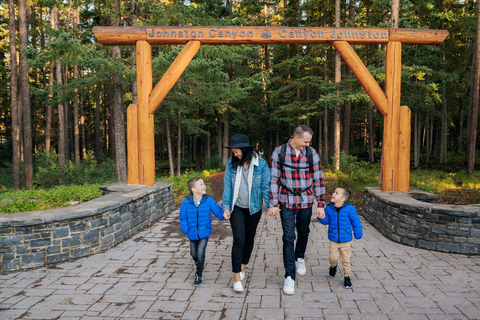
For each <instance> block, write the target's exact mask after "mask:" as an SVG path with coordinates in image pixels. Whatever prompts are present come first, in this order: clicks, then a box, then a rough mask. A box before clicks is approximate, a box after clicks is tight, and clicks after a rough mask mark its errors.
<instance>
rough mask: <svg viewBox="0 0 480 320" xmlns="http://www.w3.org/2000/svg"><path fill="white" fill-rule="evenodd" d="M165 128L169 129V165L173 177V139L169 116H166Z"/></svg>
mask: <svg viewBox="0 0 480 320" xmlns="http://www.w3.org/2000/svg"><path fill="white" fill-rule="evenodd" d="M165 128H166V130H167V150H168V166H169V168H170V177H173V175H174V172H173V156H172V152H173V151H172V139H171V136H170V121H168V117H167V118H165Z"/></svg>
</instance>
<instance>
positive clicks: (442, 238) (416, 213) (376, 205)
mask: <svg viewBox="0 0 480 320" xmlns="http://www.w3.org/2000/svg"><path fill="white" fill-rule="evenodd" d="M437 198H438V196H435V195H433V194H430V193H427V192H424V191H421V190H414V189H412V191H411V192H389V191H382V190H380V189H379V188H365V196H364V198H363V208H362V214H363V216H364V217H365V219H366V220H367V221H368V222H370V223H371V224H372V225H374V226H375V227H376V228H377V229H378V230H379V231H380V232H381V233H382V234H383V235H385V236H386V237H388V238H390V239H392V240H393V241H396V242H399V243H403V244H406V245H409V246H412V247H418V248H424V249H429V250H436V251H442V252H452V253H463V254H472V255H478V254H480V204H478V205H446V204H436V203H435V201H436V199H437ZM420 200H421V201H420Z"/></svg>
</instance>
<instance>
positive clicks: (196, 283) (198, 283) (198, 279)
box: [193, 274, 203, 287]
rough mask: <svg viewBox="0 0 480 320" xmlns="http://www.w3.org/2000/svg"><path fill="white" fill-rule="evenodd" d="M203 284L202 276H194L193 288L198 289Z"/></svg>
mask: <svg viewBox="0 0 480 320" xmlns="http://www.w3.org/2000/svg"><path fill="white" fill-rule="evenodd" d="M202 283H203V279H202V276H199V275H198V274H196V275H195V282H194V283H193V285H194V286H195V287H198V286H199V285H201V284H202Z"/></svg>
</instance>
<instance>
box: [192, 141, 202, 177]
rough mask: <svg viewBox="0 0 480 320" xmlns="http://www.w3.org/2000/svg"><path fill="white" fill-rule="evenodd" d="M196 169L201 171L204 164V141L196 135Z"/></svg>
mask: <svg viewBox="0 0 480 320" xmlns="http://www.w3.org/2000/svg"><path fill="white" fill-rule="evenodd" d="M194 155H195V170H197V171H200V169H201V166H202V161H201V160H202V141H201V139H200V137H195V153H194Z"/></svg>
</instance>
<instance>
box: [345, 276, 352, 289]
mask: <svg viewBox="0 0 480 320" xmlns="http://www.w3.org/2000/svg"><path fill="white" fill-rule="evenodd" d="M343 286H344V287H345V289H350V288H352V287H353V286H352V281H350V277H345V278H344V279H343Z"/></svg>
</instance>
